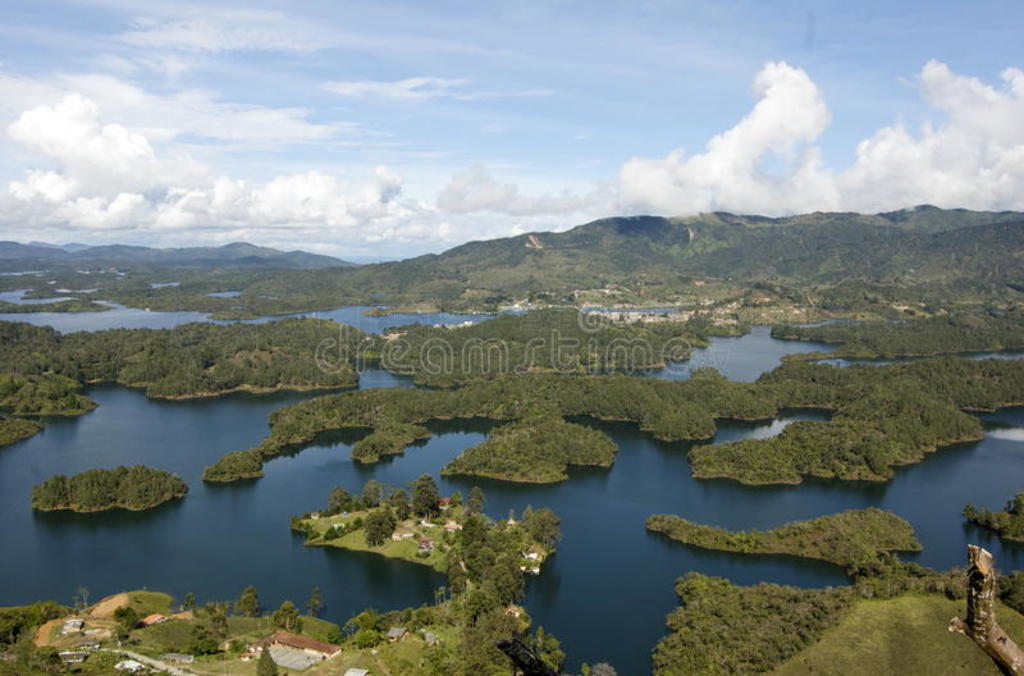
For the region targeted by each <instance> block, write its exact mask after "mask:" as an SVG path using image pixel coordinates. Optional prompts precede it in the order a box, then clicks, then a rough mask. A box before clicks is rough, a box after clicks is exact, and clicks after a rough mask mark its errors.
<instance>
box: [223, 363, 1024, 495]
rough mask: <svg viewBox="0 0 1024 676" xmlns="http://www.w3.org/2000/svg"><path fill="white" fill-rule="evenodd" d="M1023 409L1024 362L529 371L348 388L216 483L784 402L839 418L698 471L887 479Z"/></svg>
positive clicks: (737, 415)
mask: <svg viewBox="0 0 1024 676" xmlns="http://www.w3.org/2000/svg"><path fill="white" fill-rule="evenodd" d="M1022 401H1024V362H1020V361H1008V360H998V359H992V360H984V361H968V360H961V359H956V358H942V359H929V360H922V361H919V362H914V363H907V364H893V365H888V366H882V367H875V366H853V367H847V368H840V367H836V366H831V365H825V364H807V363H791V364H784V365H782V366H780V367H778V368H777V369H775V370H774V371H772V372H770V373H767V374H765V375H763V376H762V377H761V378H759V379H758V381H757V382H755V383H740V382H732V381H729V380H726V379H725V378H723V377H722V376H721V375H720V374H719V373H718V372H716V371H714V370H713V369H698V370H697V371H696V372H695V373H694V374H693V377H692V378H691V379H690V380H688V381H676V382H671V381H662V380H656V379H647V378H635V377H627V376H565V375H551V374H525V375H520V376H514V377H501V378H494V379H491V380H485V381H475V382H472V383H470V384H468V385H465V386H462V387H457V388H453V389H445V390H421V389H404V388H402V389H399V388H388V389H381V390H366V391H360V392H349V393H343V394H337V395H328V396H324V397H318V398H315V399H311V400H309V401H304V402H301V403H298V404H295V405H292V406H289V407H286V408H283V409H279V410H277V411H275V412H274V413H273V414H271V416H270V425H271V433H270V435H269V436H268V437H267V438H266V439H264V441H263V442H261V443H260V444H259V445H258V446H255V447H254V448H251V449H248V450H244V451H236V452H234V453H230V454H228V455H226V456H224V457H223V458H221V460H220V461H218V462H217V463H215V464H214V465H211V466H210V467H207V469H206V471H205V473H204V479H206V480H209V481H232V480H235V479H238V478H244V477H255V476H259V475H260V473H261V471H262V464H263V462H264V461H265V460H267V459H269V458H273V457H275V456H277V455H280V454H281V453H285V452H290V451H294V450H297V449H299V448H301V447H302V446H303V445H304V444H307V443H309V442H310V441H312V440H313V439H314V438H315V437H316V435H317V434H318V433H321V432H324V431H327V430H334V429H345V428H354V429H358V428H364V429H370V430H376V429H379V428H381V427H384V426H387V425H392V424H394V423H404V424H413V425H421V424H423V423H425V422H428V421H430V420H437V419H448V418H458V417H465V418H471V417H478V418H487V419H491V420H496V421H500V422H513V421H517V420H521V419H524V418H527V417H530V416H534V415H537V414H543V415H544V416H547V417H552V416H554V417H561V418H566V417H573V416H589V417H592V418H597V419H602V420H626V421H632V422H636V423H638V424H639V425H640V427H641V428H642V429H644V430H646V431H648V432H650V433H651V434H653V435H654V436H655V437H657V438H659V439H665V440H683V439H694V440H701V439H710V438H712V437H713V436H714V434H715V419H716V418H732V419H739V420H763V419H768V418H772V417H774V416H775V415H777V413H778V411H779V410H780V409H782V408H799V407H813V408H822V409H828V410H830V411H833V415H832V417H831V419H830V420H829V421H827V422H796V423H793V424H791V425H789V426H788V427H787V428H786V429H785V430H784V431H783V432H782V433H781V434H780V435H778V436H776V437H772V438H768V439H757V440H744V441H739V442H732V443H724V444H716V445H706V446H698V447H695V448H693V449H692V450H691V451H690V454H689V457H690V462H691V465H692V467H693V472H694V475H695V476H697V477H698V478H709V477H725V478H732V479H735V480H737V481H740V482H743V483H748V484H764V483H799V482H800V481H801V480H802V477H804V476H808V475H810V476H819V477H830V478H839V479H868V480H875V481H883V480H886V479H888V478H889V477H891V476H892V472H893V467H895V466H898V465H903V464H907V463H911V462H917V461H919V460H921V459H922V458H923V457H924V455H925V453H928V452H930V451H934V450H935V449H936V448H938V447H940V446H944V445H948V444H952V443H956V442H959V441H967V440H973V439H980V438H982V436H983V430H982V427H981V423H980V422H979V421H978V420H977V419H976V418H975V417H974V416H971V415H969V414H967V413H965V412H964V411H965V410H993V409H995V408H998V407H1000V406H1006V405H1010V404H1013V403H1017V402H1022ZM495 448H498V449H501V448H502V447H501V446H500V445H498V446H496V447H495ZM361 459H363V460H367V459H368V457H363V458H361ZM502 462H504V461H502Z"/></svg>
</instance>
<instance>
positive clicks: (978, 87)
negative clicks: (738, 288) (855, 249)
mask: <svg viewBox="0 0 1024 676" xmlns="http://www.w3.org/2000/svg"><path fill="white" fill-rule="evenodd" d="M1002 80H1003V82H1004V86H1003V88H1002V89H996V88H994V87H991V86H989V85H986V84H984V83H982V82H981V81H979V80H977V79H975V78H969V77H965V76H962V75H958V74H956V73H953V72H952V71H951V70H950V69H949V68H948V67H947V66H946V65H944V64H942V63H939V62H937V61H931V62H929V63H928V64H927V65H925V67H924V68H923V69H922V71H921V74H920V78H919V82H920V88H921V92H922V95H923V97H924V99H925V101H926V102H928V103H929V104H931V105H932V106H934V107H935V108H937V109H939V110H940V111H941V112H942V113H944V114H945V117H946V119H945V121H944V122H942V123H941V124H932V123H929V124H925V125H922V127H921V128H920V129H919V130H916V132H915V131H912V130H908V129H906V128H905V127H904V126H902V125H894V126H889V127H885V128H882V129H880V130H878V131H877V132H876V133H874V134H873V135H872V136H871V137H870V138H867V139H865V140H864V141H862V142H861V143H860V144H858V146H857V149H856V157H855V161H854V163H853V165H852V166H851V167H849V168H848V169H846V170H845V171H842V172H838V173H836V172H833V171H831V170H829V169H828V168H826V167H825V166H824V165H823V163H822V161H821V153H820V150H819V148H818V147H817V146H815V145H813V144H814V143H815V141H816V140H817V139H818V137H819V136H820V135H821V134H822V133H823V132H824V131H825V129H826V128H827V126H828V125H829V123H830V120H831V116H830V113H829V110H828V108H827V106H826V105H825V102H824V99H823V97H822V95H821V92H820V90H819V89H818V87H817V86H816V85H815V84H814V82H813V81H812V80H811V79H810V77H809V76H808V75H807V73H805V72H804V71H803V70H801V69H798V68H794V67H792V66H789V65H787V64H785V63H769V64H767V65H766V66H765V67H764V69H762V71H761V72H760V73H759V74H758V76H757V78H756V79H755V82H754V92H755V95H756V96H757V97H758V101H757V103H756V104H755V106H754V108H753V109H752V110H751V112H750V113H749V114H748V115H747V116H746V117H744V118H743V119H742V120H740V122H739V123H737V124H736V126H734V127H732V128H731V129H729V130H728V131H725V132H723V133H721V134H719V135H718V136H715V137H714V138H713V139H711V141H709V142H708V144H707V147H706V148H705V151H704V152H703V153H702V154H698V155H692V156H688V155H687V154H686V153H685V151H684V150H682V149H679V150H675V151H673V152H671V153H670V154H669V155H667V156H666V157H664V158H660V159H645V158H634V159H632V160H630V161H628V162H626V163H625V164H624V165H623V166H622V168H621V169H620V172H619V191H620V199H621V202H622V205H623V207H624V208H625V209H627V210H629V211H634V212H635V211H643V210H653V211H656V212H661V213H669V214H678V215H687V214H693V213H697V212H702V211H712V210H725V211H736V212H742V213H759V214H767V215H785V214H792V213H799V212H807V211H814V210H851V211H863V212H877V211H886V210H892V209H900V208H904V207H908V206H912V205H915V204H923V203H928V204H934V205H937V206H940V207H967V208H974V209H1022V208H1024V125H1021V123H1020V121H1021V120H1024V71H1021V70H1019V69H1016V68H1010V69H1007V70H1006V71H1004V73H1003V74H1002ZM779 158H781V159H782V160H783V163H784V164H785V165H786V169H785V171H783V172H781V173H772V172H769V171H767V170H766V169H765V166H766V164H767V163H768V162H769V161H771V160H773V159H779Z"/></svg>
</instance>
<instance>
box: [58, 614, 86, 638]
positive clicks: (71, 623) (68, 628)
mask: <svg viewBox="0 0 1024 676" xmlns="http://www.w3.org/2000/svg"><path fill="white" fill-rule="evenodd" d="M84 626H85V620H80V619H78V618H75V619H71V620H67V621H66V622H64V625H63V626H62V627H61V628H60V634H61V636H67V635H68V634H74V633H76V632H79V631H82V627H84Z"/></svg>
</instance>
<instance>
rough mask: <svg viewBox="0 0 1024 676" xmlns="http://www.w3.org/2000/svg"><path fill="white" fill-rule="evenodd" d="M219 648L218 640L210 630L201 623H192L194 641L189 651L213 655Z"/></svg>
mask: <svg viewBox="0 0 1024 676" xmlns="http://www.w3.org/2000/svg"><path fill="white" fill-rule="evenodd" d="M218 650H219V648H218V646H217V641H216V640H214V639H213V637H211V636H210V632H209V631H208V630H207V629H206V627H204V626H203V625H201V624H194V625H192V643H191V645H190V646H189V652H192V653H194V654H196V655H212V654H213V653H215V652H217V651H218Z"/></svg>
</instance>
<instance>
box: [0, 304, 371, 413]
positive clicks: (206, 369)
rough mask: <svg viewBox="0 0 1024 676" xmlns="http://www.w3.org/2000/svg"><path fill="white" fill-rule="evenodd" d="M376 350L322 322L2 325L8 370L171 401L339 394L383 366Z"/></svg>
mask: <svg viewBox="0 0 1024 676" xmlns="http://www.w3.org/2000/svg"><path fill="white" fill-rule="evenodd" d="M375 345H376V343H375V342H374V338H372V337H370V336H368V334H364V333H362V332H361V331H358V330H357V329H353V328H350V327H347V326H346V327H342V325H340V324H337V323H336V322H332V321H328V320H319V319H284V320H281V321H276V322H266V323H262V324H226V325H223V324H211V323H206V322H197V323H193V324H184V325H182V326H177V327H175V328H173V329H110V330H106V331H96V332H91V333H90V332H75V333H68V334H61V333H58V332H57V331H54V330H53V329H51V328H49V327H38V326H32V325H30V324H23V323H14V322H0V371H8V372H12V373H17V374H19V375H20V376H26V375H42V374H49V373H54V374H57V375H60V376H64V377H66V378H71V379H72V380H74V381H76V382H79V383H97V382H116V383H119V384H122V385H126V386H129V387H139V388H143V389H144V390H145V392H146V395H147V396H150V397H168V398H175V397H202V396H212V395H218V394H224V393H226V392H233V391H237V390H251V391H270V390H279V389H300V390H301V389H336V388H345V387H354V386H355V385H356V384H357V383H358V381H359V376H358V373H357V371H356V361H357V360H358V359H360V358H361V357H363V356H366V357H367V358H370V359H376V357H377V355H376V353H375V352H374V346H375ZM325 349H326V352H327V356H326V357H324V358H322V359H319V360H318V350H322V351H323V350H325ZM364 350H365V351H366V354H365V355H364Z"/></svg>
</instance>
